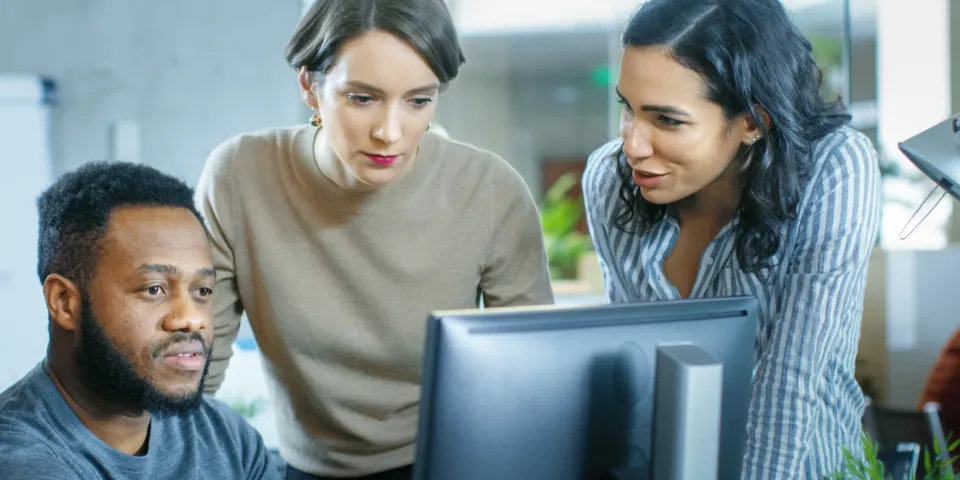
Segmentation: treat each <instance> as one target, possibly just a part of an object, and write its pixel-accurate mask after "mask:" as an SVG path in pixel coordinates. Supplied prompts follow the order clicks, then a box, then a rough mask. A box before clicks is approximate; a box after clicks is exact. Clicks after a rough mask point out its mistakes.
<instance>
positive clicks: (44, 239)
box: [37, 162, 203, 286]
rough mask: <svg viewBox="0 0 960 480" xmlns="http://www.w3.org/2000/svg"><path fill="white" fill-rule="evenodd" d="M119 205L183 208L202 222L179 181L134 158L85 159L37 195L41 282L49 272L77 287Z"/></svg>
mask: <svg viewBox="0 0 960 480" xmlns="http://www.w3.org/2000/svg"><path fill="white" fill-rule="evenodd" d="M122 207H171V208H185V209H187V210H190V211H191V212H193V214H194V215H196V217H197V218H198V219H199V220H200V223H201V225H202V224H203V217H201V215H200V213H199V212H197V210H196V208H195V207H194V203H193V189H192V188H190V187H189V186H188V185H187V184H186V183H184V182H183V181H182V180H180V179H177V178H175V177H172V176H170V175H167V174H165V173H163V172H161V171H159V170H157V169H155V168H152V167H148V166H145V165H139V164H135V163H127V162H90V163H87V164H85V165H84V166H82V167H80V168H79V169H77V170H75V171H72V172H70V173H67V174H65V175H63V176H62V177H60V178H59V179H58V180H57V181H56V182H55V183H54V184H53V185H51V186H50V187H49V188H48V189H47V190H46V191H44V192H43V193H42V194H41V195H40V197H39V198H38V199H37V209H38V211H39V217H40V230H39V242H38V247H37V274H38V275H39V276H40V282H41V283H42V282H43V281H44V280H45V279H46V278H47V276H49V275H50V274H52V273H57V274H60V275H63V276H64V277H66V278H68V279H70V280H71V281H73V282H76V283H78V284H80V285H81V286H82V285H83V284H84V283H86V282H87V281H89V280H90V278H91V277H92V275H93V272H94V270H95V269H96V264H97V260H98V257H99V252H100V242H101V240H102V239H103V235H104V234H105V233H106V230H107V226H108V223H109V221H110V214H111V213H113V211H114V210H116V209H118V208H122Z"/></svg>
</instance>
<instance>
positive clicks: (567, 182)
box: [540, 173, 593, 280]
mask: <svg viewBox="0 0 960 480" xmlns="http://www.w3.org/2000/svg"><path fill="white" fill-rule="evenodd" d="M576 184H577V177H576V176H575V175H574V174H572V173H565V174H563V175H561V176H560V178H558V179H557V181H555V182H554V183H553V185H551V186H550V188H549V189H547V191H546V194H545V195H544V200H543V205H542V206H541V208H540V220H541V223H542V227H543V236H544V242H545V244H546V249H547V258H548V260H549V263H550V277H551V278H552V279H554V280H573V279H576V278H577V265H578V263H579V262H580V257H581V256H582V255H583V254H584V253H586V252H589V251H591V250H593V243H592V241H591V240H590V237H589V236H588V235H586V234H584V233H582V232H580V231H578V230H577V224H578V223H580V219H581V218H583V214H584V210H583V200H582V199H581V198H579V197H571V196H570V195H569V193H570V189H572V188H573V187H574V186H576Z"/></svg>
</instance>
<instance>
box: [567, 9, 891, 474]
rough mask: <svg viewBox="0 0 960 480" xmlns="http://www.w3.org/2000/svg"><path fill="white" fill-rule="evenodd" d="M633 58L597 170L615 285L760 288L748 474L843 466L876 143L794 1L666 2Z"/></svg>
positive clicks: (594, 227) (874, 228)
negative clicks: (852, 123)
mask: <svg viewBox="0 0 960 480" xmlns="http://www.w3.org/2000/svg"><path fill="white" fill-rule="evenodd" d="M620 67H621V68H620V70H621V71H620V76H619V79H618V83H617V92H618V95H619V97H620V101H621V103H622V105H623V106H622V115H621V120H620V138H619V139H616V140H614V141H611V142H609V143H607V144H606V145H604V146H602V147H600V148H599V149H597V150H596V151H595V152H594V153H593V154H592V155H591V156H590V159H589V161H588V166H587V171H586V173H585V175H584V180H583V184H584V185H583V187H584V196H585V201H586V204H587V216H588V220H589V226H590V232H591V235H592V237H593V241H594V244H595V246H596V248H597V252H598V254H599V256H600V261H601V267H602V271H603V277H604V284H605V287H604V288H605V292H606V296H607V298H608V300H609V301H611V302H639V301H649V300H668V299H679V298H687V297H690V298H703V297H724V296H739V295H752V296H756V297H758V298H759V299H760V302H761V318H760V325H759V329H758V332H757V338H756V358H757V369H756V372H755V375H754V387H753V398H752V401H751V405H750V415H749V423H748V426H747V432H746V440H747V444H746V454H745V457H744V460H743V478H748V479H771V480H773V479H776V480H783V479H794V478H802V479H807V478H810V479H814V478H816V479H821V478H823V477H824V475H829V474H832V473H834V472H836V471H837V470H839V469H840V467H841V464H842V450H843V448H849V449H852V450H854V452H857V451H859V447H858V446H859V434H860V432H861V427H860V425H861V424H860V417H861V414H862V410H863V395H862V392H861V390H860V388H859V386H858V385H857V383H856V381H855V380H854V357H855V355H856V351H857V343H858V338H859V336H860V320H861V313H862V309H863V292H864V285H865V283H866V276H867V261H868V258H869V257H870V253H871V250H872V248H873V245H874V243H875V241H876V238H877V234H878V230H879V222H880V208H881V198H880V172H879V168H878V162H877V155H876V152H875V150H874V148H873V146H872V145H871V143H870V141H869V140H868V139H867V138H866V137H864V136H863V135H861V134H859V133H857V132H856V131H854V130H852V129H850V128H849V127H848V126H846V124H847V123H848V122H849V120H850V117H849V115H848V114H847V113H846V111H845V109H844V107H843V105H842V104H841V103H840V102H839V101H837V102H830V103H828V102H824V101H823V100H821V97H820V95H819V89H820V82H821V79H820V71H819V69H818V68H817V66H816V64H815V63H814V60H813V58H812V56H811V48H810V43H809V42H808V41H807V40H805V39H804V38H803V36H802V35H801V33H800V32H799V31H798V29H797V27H796V26H795V25H794V24H793V23H792V21H791V19H790V17H789V15H788V14H787V12H786V11H785V10H784V8H783V7H782V5H781V4H780V2H779V1H777V0H649V1H647V2H646V3H645V4H644V5H643V6H642V7H641V8H640V9H639V10H638V11H637V12H636V13H635V14H634V16H633V18H632V19H631V20H630V22H629V24H628V26H627V29H626V32H625V33H624V35H623V53H622V57H621V64H620Z"/></svg>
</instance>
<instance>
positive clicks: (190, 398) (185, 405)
mask: <svg viewBox="0 0 960 480" xmlns="http://www.w3.org/2000/svg"><path fill="white" fill-rule="evenodd" d="M191 340H196V341H199V342H200V343H201V344H202V345H203V346H204V348H205V349H206V350H207V351H206V352H205V353H206V358H207V364H206V366H204V368H203V377H201V379H200V382H199V384H198V385H197V391H196V392H193V393H189V394H186V395H171V394H167V393H164V392H162V391H160V390H159V389H158V388H157V387H156V386H154V385H153V384H152V383H150V381H149V380H148V379H146V378H144V377H141V376H139V375H137V371H136V368H134V365H133V362H131V360H130V358H129V357H127V356H126V355H124V354H123V353H122V352H121V351H120V350H119V349H118V348H117V347H116V346H115V345H114V344H113V342H111V341H110V339H109V338H107V335H106V333H105V332H104V331H103V328H102V327H101V326H100V324H99V323H98V322H97V319H96V317H94V315H93V312H92V311H91V309H90V302H89V300H88V299H87V297H86V296H85V297H84V298H83V306H82V310H81V315H80V345H79V346H78V348H77V350H76V354H75V361H76V368H77V374H78V375H79V377H80V381H81V383H82V385H83V386H84V388H86V389H87V390H89V391H90V393H92V394H94V395H96V396H97V397H98V398H100V399H102V400H106V401H108V402H111V403H116V404H119V405H123V406H125V407H128V408H133V409H137V410H144V411H147V412H150V413H155V414H156V413H159V414H162V413H171V414H179V413H184V412H187V411H189V410H191V409H192V408H194V407H196V406H197V405H198V404H199V403H200V400H201V399H202V398H203V378H205V377H206V376H207V369H208V368H209V367H210V351H209V350H210V349H209V347H208V346H207V342H206V341H204V339H203V337H202V336H201V335H200V333H199V332H194V333H192V334H190V333H183V332H177V333H174V334H172V335H170V338H168V339H167V341H165V342H163V344H161V345H157V346H155V347H153V348H151V351H150V354H151V360H153V359H155V358H157V356H159V355H162V353H163V350H165V349H166V348H168V347H170V346H171V345H173V344H175V343H180V342H184V341H191Z"/></svg>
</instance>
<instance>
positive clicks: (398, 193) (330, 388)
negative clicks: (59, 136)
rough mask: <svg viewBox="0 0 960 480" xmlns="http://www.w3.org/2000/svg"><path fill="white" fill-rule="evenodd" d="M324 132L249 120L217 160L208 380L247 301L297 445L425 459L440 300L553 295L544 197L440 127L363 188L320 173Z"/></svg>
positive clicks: (288, 436) (302, 461) (209, 382)
mask: <svg viewBox="0 0 960 480" xmlns="http://www.w3.org/2000/svg"><path fill="white" fill-rule="evenodd" d="M317 131H318V130H317V129H315V128H313V127H309V126H304V127H294V128H286V129H271V130H265V131H260V132H256V133H251V134H245V135H240V136H237V137H234V138H232V139H230V140H228V141H226V142H224V143H223V144H221V145H220V146H218V147H217V148H216V150H214V152H213V153H212V154H211V155H210V158H209V159H208V161H207V164H206V166H205V167H204V170H203V174H202V175H201V178H200V181H199V185H198V187H197V205H198V208H199V209H200V212H201V213H202V214H203V215H204V217H205V218H206V221H207V224H208V227H209V230H210V233H211V242H212V246H213V260H214V265H215V267H216V269H217V276H218V277H217V285H216V289H215V294H214V314H215V341H214V347H213V357H212V362H211V365H210V371H209V375H208V377H207V379H206V391H207V393H214V392H216V390H217V389H218V388H219V386H220V384H221V383H222V382H223V378H224V375H225V372H226V370H227V365H228V362H229V359H230V356H231V355H232V348H231V345H232V343H233V341H234V340H235V339H236V336H237V332H238V329H239V326H240V316H241V313H242V312H243V311H246V313H247V318H248V319H249V320H250V325H251V327H252V329H253V332H254V335H255V337H256V340H257V344H258V345H259V348H260V350H261V352H262V354H263V357H264V368H265V369H266V373H267V378H268V382H269V388H270V390H271V394H272V395H273V403H274V405H275V411H276V420H277V427H278V429H279V433H280V452H281V454H282V455H283V457H284V458H285V459H286V460H287V462H288V463H290V465H292V466H293V467H295V468H297V469H299V470H302V471H306V472H309V473H313V474H315V475H325V476H359V475H365V474H371V473H375V472H379V471H383V470H388V469H391V468H396V467H400V466H404V465H408V464H410V463H412V462H413V448H414V438H415V433H416V427H417V405H418V401H419V397H420V368H421V358H422V349H423V341H424V332H425V325H426V318H427V315H428V314H429V313H430V312H431V311H434V310H439V309H457V308H474V307H476V306H477V300H478V295H479V294H480V293H482V296H483V299H484V306H487V307H496V306H506V305H529V304H549V303H552V302H553V296H552V293H551V289H550V282H549V274H548V268H547V258H546V254H545V251H544V244H543V234H542V231H541V228H540V218H539V214H538V210H537V207H536V205H535V203H534V200H533V198H532V196H531V194H530V191H529V189H528V188H527V186H526V184H525V183H524V181H523V179H522V178H521V177H520V175H519V174H517V172H516V171H515V170H514V169H513V168H512V167H511V166H510V165H509V164H507V162H505V161H504V160H503V159H501V158H499V157H497V156H496V155H494V154H492V153H490V152H487V151H483V150H479V149H476V148H474V147H471V146H468V145H464V144H462V143H458V142H455V141H452V140H448V139H445V138H443V137H441V136H439V135H437V134H434V133H429V132H428V133H427V134H426V135H424V137H423V140H422V142H421V145H420V150H419V153H418V156H417V159H416V161H415V162H414V164H413V166H412V167H411V170H410V171H409V172H408V173H406V174H405V175H404V176H402V177H401V178H399V179H398V180H396V181H395V182H394V183H391V184H389V185H387V186H386V187H384V188H382V189H380V190H377V191H374V192H366V193H363V192H353V191H349V190H344V189H342V188H340V187H337V186H336V185H335V184H334V183H332V182H331V181H330V180H329V179H327V178H326V177H325V176H324V175H322V174H321V173H320V170H319V168H318V167H317V164H316V162H315V160H314V156H313V150H312V149H313V144H314V139H315V136H316V133H317ZM230 374H231V375H243V374H244V372H235V371H231V372H230Z"/></svg>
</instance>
